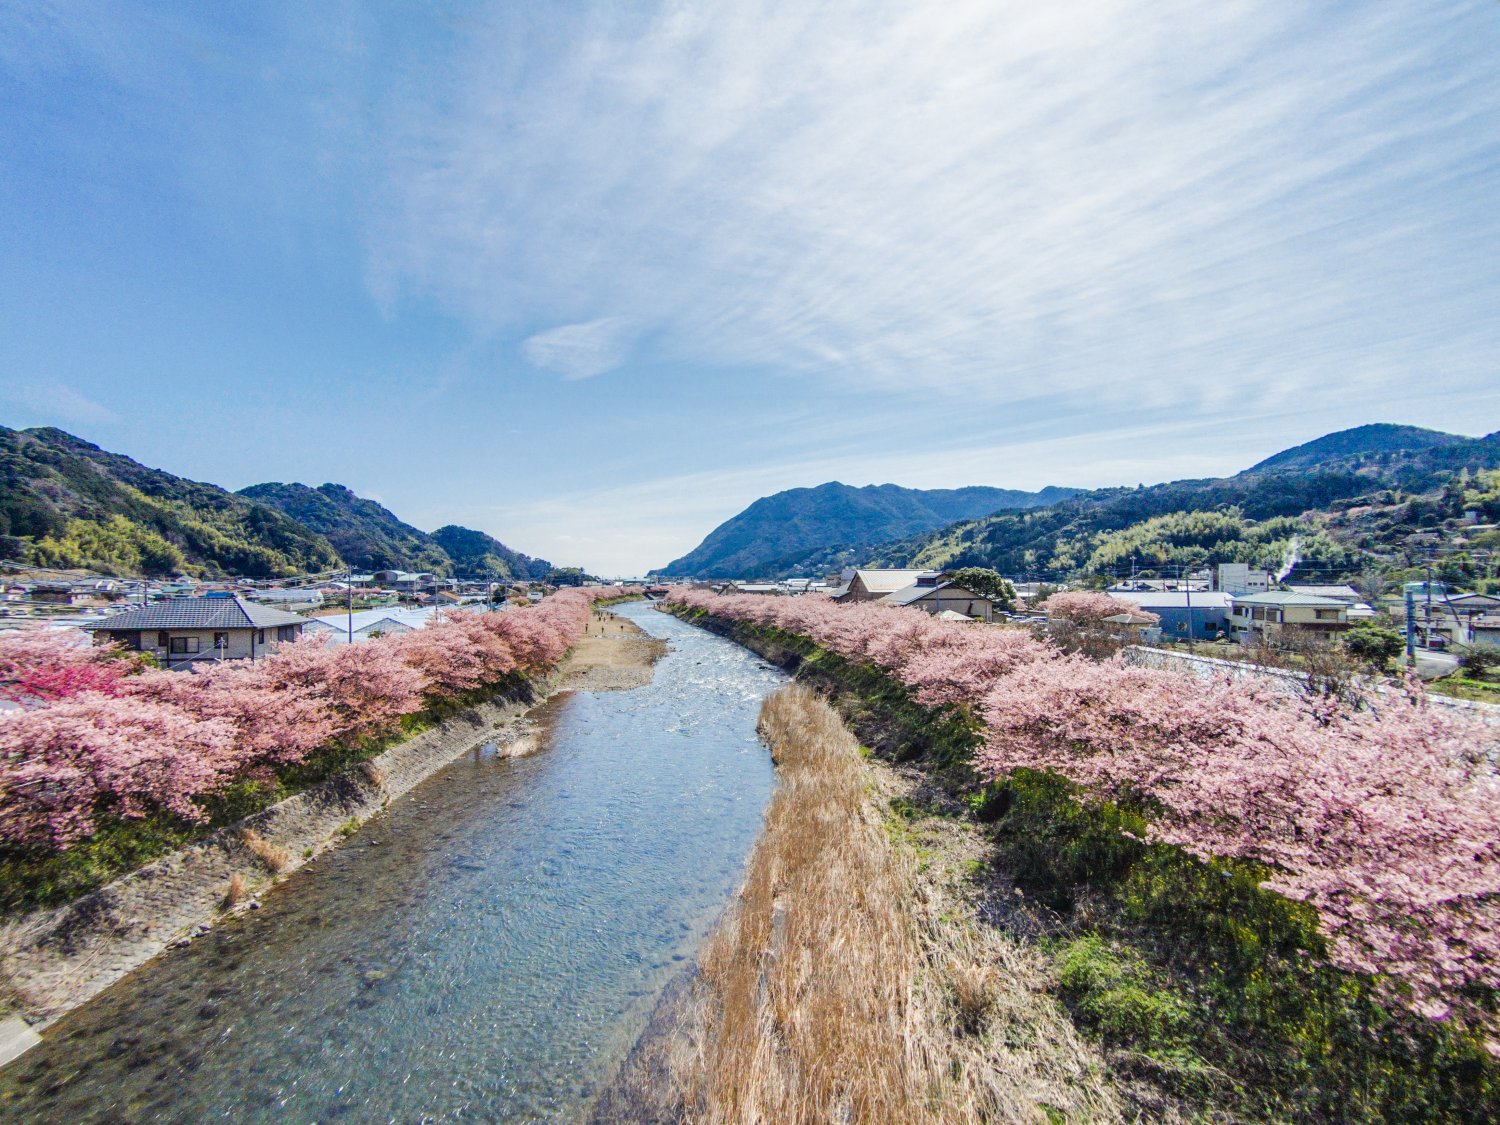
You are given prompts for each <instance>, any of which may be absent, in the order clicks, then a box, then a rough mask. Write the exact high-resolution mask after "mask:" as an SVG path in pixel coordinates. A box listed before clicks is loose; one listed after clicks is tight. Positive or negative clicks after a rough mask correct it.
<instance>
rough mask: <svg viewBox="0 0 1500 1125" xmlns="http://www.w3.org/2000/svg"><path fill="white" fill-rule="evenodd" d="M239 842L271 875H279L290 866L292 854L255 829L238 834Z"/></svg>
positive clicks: (247, 829)
mask: <svg viewBox="0 0 1500 1125" xmlns="http://www.w3.org/2000/svg"><path fill="white" fill-rule="evenodd" d="M240 840H241V841H242V842H243V843H244V845H245V847H247V848H249V849H250V851H251V852H253V853H254V855H255V858H256V859H258V860H260V861H261V863H263V864H265V866H266V870H267V871H269V872H271V874H272V875H280V874H281V873H282V872H283V871H286V870H287V869H288V868H290V867H291V866H292V853H291V852H289V851H287V850H286V849H285V848H283V847H282V846H281V845H280V844H273V843H271V841H270V840H267V839H266V838H265V837H264V836H262V835H261V834H260V833H259V832H257V831H255V829H253V828H246V829H245V830H244V831H243V832H241V833H240Z"/></svg>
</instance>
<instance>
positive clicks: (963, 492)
mask: <svg viewBox="0 0 1500 1125" xmlns="http://www.w3.org/2000/svg"><path fill="white" fill-rule="evenodd" d="M1077 491H1078V490H1077V489H1070V488H1055V487H1049V488H1044V489H1042V490H1041V491H1040V492H1023V491H1020V490H1017V489H1008V488H989V487H985V486H980V485H975V486H971V487H968V488H935V489H916V488H902V487H900V486H899V485H894V484H879V485H875V484H871V485H865V486H864V487H862V488H856V487H854V486H852V485H847V484H843V483H841V482H839V481H830V482H828V483H827V484H821V485H818V486H817V487H815V488H793V489H788V490H786V491H784V492H778V493H776V494H774V495H772V496H765V497H762V498H761V499H759V500H757V501H755V503H753V504H751V505H750V506H749V507H748V508H746V509H745V510H744V511H743V512H740V513H739V514H738V515H736V516H733V517H731V518H730V519H728V520H726V521H725V522H724V523H722V524H720V525H719V526H718V527H716V528H714V530H713V531H711V532H709V534H708V536H707V537H706V538H705V539H704V540H703V542H702V543H700V544H699V545H698V546H697V547H696V548H695V549H694V550H692V551H690V552H688V554H686V555H684V556H682V557H681V558H679V559H674V560H673V561H672V562H670V563H668V564H667V565H666V566H664V567H661V568H659V569H657V570H655V571H653V572H652V573H654V574H668V575H692V576H696V577H700V578H736V577H739V578H744V577H778V576H783V575H787V574H793V573H796V572H798V571H801V570H804V569H806V568H808V567H821V566H824V565H828V564H829V562H830V561H836V560H837V559H838V558H839V557H841V556H842V555H843V554H847V553H849V552H850V551H856V550H857V549H859V548H861V547H868V546H871V545H875V544H880V543H885V542H890V541H891V540H897V539H902V538H904V537H906V536H911V535H915V534H918V533H921V532H925V531H931V530H933V529H935V528H939V527H942V526H944V525H947V524H950V523H952V522H954V521H955V520H961V519H966V518H972V517H974V516H979V515H985V514H987V513H989V512H994V511H999V510H1001V509H1004V508H1017V509H1026V508H1035V507H1043V506H1046V505H1048V504H1053V503H1056V502H1058V501H1060V500H1064V499H1066V498H1068V497H1069V496H1072V495H1073V494H1074V493H1075V492H1077Z"/></svg>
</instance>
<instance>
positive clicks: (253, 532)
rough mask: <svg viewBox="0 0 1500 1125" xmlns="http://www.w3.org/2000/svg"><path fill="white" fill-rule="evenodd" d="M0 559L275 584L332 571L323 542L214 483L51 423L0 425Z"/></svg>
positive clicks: (333, 560)
mask: <svg viewBox="0 0 1500 1125" xmlns="http://www.w3.org/2000/svg"><path fill="white" fill-rule="evenodd" d="M0 556H3V557H4V558H7V559H16V560H20V561H24V562H28V563H33V564H36V565H40V566H54V567H63V568H73V567H77V568H86V569H90V570H97V571H102V572H105V573H113V574H153V575H164V574H173V573H176V572H178V571H180V570H183V569H188V568H191V569H197V570H200V571H202V572H203V573H204V574H207V575H211V576H220V575H229V574H235V575H247V576H251V577H258V578H259V577H275V576H278V575H286V574H300V573H307V572H309V571H319V570H326V569H328V568H330V567H335V566H337V565H338V564H339V558H338V554H337V553H336V552H335V551H334V549H333V547H332V545H330V544H329V542H328V540H326V539H324V538H323V537H322V536H321V535H319V534H318V533H317V532H315V531H312V530H309V529H308V528H306V527H304V526H303V525H301V524H299V523H298V522H296V521H295V520H293V519H289V518H288V517H287V516H286V515H284V514H283V513H281V512H279V511H277V510H276V509H274V508H271V507H268V506H266V505H264V504H258V503H255V502H254V501H253V500H251V499H249V498H247V497H243V496H237V495H236V494H235V493H233V492H230V491H228V490H227V489H223V488H220V487H219V486H218V485H213V484H203V483H201V482H198V481H191V480H185V479H184V478H182V477H178V476H173V475H172V474H171V473H167V472H162V471H161V470H159V469H151V468H147V467H146V466H145V465H142V464H140V463H139V462H137V461H133V460H131V459H130V458H129V457H125V456H122V455H120V454H118V453H109V452H107V451H105V450H103V449H100V448H99V447H98V446H97V445H94V444H93V443H92V442H87V441H84V440H83V439H82V438H79V437H75V436H73V435H72V434H70V433H67V432H65V431H63V430H59V429H55V428H53V427H51V426H45V427H39V428H36V429H30V430H12V429H7V428H5V427H0Z"/></svg>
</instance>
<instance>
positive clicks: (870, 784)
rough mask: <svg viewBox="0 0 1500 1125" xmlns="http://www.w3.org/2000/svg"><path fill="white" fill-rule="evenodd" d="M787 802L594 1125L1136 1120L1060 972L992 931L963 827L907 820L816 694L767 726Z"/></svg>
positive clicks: (769, 714) (787, 702)
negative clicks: (1057, 979)
mask: <svg viewBox="0 0 1500 1125" xmlns="http://www.w3.org/2000/svg"><path fill="white" fill-rule="evenodd" d="M760 725H761V729H762V732H763V734H764V736H765V737H766V739H767V743H768V745H769V746H770V748H771V751H772V754H773V757H774V759H775V761H776V763H777V767H778V778H779V780H778V786H777V791H776V794H775V796H774V797H773V798H772V802H771V805H770V807H769V808H768V809H767V812H766V827H765V831H764V833H763V834H762V836H761V839H760V840H759V841H758V842H757V844H756V847H755V850H754V852H753V853H752V855H751V859H750V862H749V865H748V869H747V873H746V878H745V883H744V885H743V887H742V888H741V891H740V893H739V894H738V895H737V896H736V898H735V901H734V902H733V903H732V904H731V906H730V907H729V909H728V910H727V911H726V912H725V915H724V917H723V918H722V919H721V921H720V922H719V924H718V926H717V927H716V929H715V931H714V933H713V935H712V936H711V937H710V938H709V940H708V942H707V943H706V944H705V946H704V948H703V950H702V952H701V954H700V956H699V959H698V966H697V972H696V973H695V974H693V975H691V976H687V977H685V978H683V979H682V980H681V981H680V982H679V983H678V984H677V985H676V986H674V988H673V989H671V990H669V992H668V993H667V995H666V996H665V997H664V999H663V1003H662V1005H661V1006H660V1007H659V1009H658V1014H657V1018H656V1019H654V1020H653V1023H652V1026H651V1028H650V1030H649V1031H648V1034H647V1036H646V1037H645V1038H644V1039H643V1041H642V1043H641V1044H640V1045H639V1046H638V1048H637V1050H636V1051H635V1052H634V1053H633V1055H632V1058H631V1060H630V1064H629V1065H628V1066H627V1068H626V1070H625V1071H624V1072H623V1073H622V1076H621V1078H620V1080H619V1081H617V1083H616V1086H615V1091H614V1095H615V1096H614V1098H613V1100H612V1102H611V1103H610V1105H609V1108H610V1109H611V1111H612V1112H611V1114H610V1115H607V1116H606V1115H603V1114H601V1115H600V1116H598V1117H596V1118H595V1120H596V1121H605V1120H615V1121H627V1120H628V1121H637V1122H639V1121H650V1122H671V1121H682V1122H728V1121H734V1122H779V1121H806V1122H815V1121H835V1120H843V1121H851V1122H870V1123H874V1122H886V1121H902V1122H912V1123H913V1125H919V1123H924V1122H927V1123H932V1125H937V1123H940V1122H941V1123H944V1125H947V1123H953V1125H962V1123H977V1122H979V1121H993V1122H1014V1123H1016V1125H1021V1123H1031V1122H1035V1121H1039V1120H1050V1121H1058V1122H1064V1121H1066V1122H1109V1121H1119V1120H1123V1119H1124V1117H1123V1114H1122V1112H1121V1101H1120V1099H1119V1098H1118V1097H1117V1096H1116V1094H1115V1092H1114V1090H1113V1089H1112V1088H1111V1083H1110V1082H1109V1080H1108V1076H1107V1072H1106V1068H1105V1067H1104V1066H1103V1063H1102V1060H1101V1059H1100V1058H1099V1056H1098V1055H1097V1053H1096V1052H1095V1051H1093V1050H1092V1049H1091V1048H1090V1047H1089V1046H1088V1045H1087V1044H1085V1043H1084V1042H1083V1040H1082V1039H1081V1037H1080V1036H1079V1035H1078V1034H1077V1033H1076V1032H1075V1030H1074V1028H1073V1026H1072V1024H1071V1022H1070V1021H1069V1019H1068V1017H1067V1015H1066V1013H1065V1012H1064V1010H1063V1009H1062V1007H1061V1005H1060V1004H1059V1003H1058V1002H1057V1001H1056V999H1055V997H1054V996H1053V995H1052V994H1051V991H1050V986H1051V984H1052V981H1051V976H1050V972H1049V969H1048V966H1047V964H1046V962H1045V959H1044V958H1042V957H1041V956H1039V955H1038V954H1037V953H1036V952H1035V951H1033V950H1031V949H1029V948H1028V947H1026V946H1025V945H1024V944H1022V943H1020V942H1016V941H1014V940H1011V939H1009V938H1007V937H1005V936H1004V935H1002V934H1001V933H999V932H998V931H997V930H995V929H994V928H992V927H985V926H982V925H981V924H979V921H978V918H977V915H976V904H975V901H974V895H973V894H972V891H971V887H970V879H969V878H968V876H969V874H970V873H971V872H972V869H973V866H974V865H975V864H977V863H979V862H980V861H979V860H978V859H977V858H976V857H977V856H978V855H980V854H982V851H983V848H982V844H981V843H980V842H979V841H978V840H977V839H975V838H974V834H973V832H972V830H966V829H965V826H964V825H963V824H962V822H960V821H957V820H954V819H951V818H925V817H920V816H912V815H908V814H909V811H910V810H911V807H912V806H911V802H910V800H909V797H910V795H911V794H912V792H913V789H912V784H913V778H912V777H911V776H909V775H908V776H903V775H902V774H900V773H898V772H897V771H895V770H893V769H892V768H891V767H890V766H888V765H886V764H884V763H880V762H878V761H871V760H866V759H865V757H864V756H863V755H862V754H861V751H860V748H859V745H858V743H857V741H856V740H855V738H854V736H853V735H852V734H851V733H850V731H849V730H848V728H847V727H846V726H844V724H843V722H842V720H841V719H840V718H839V716H838V714H837V713H836V712H835V711H834V710H833V708H832V707H830V706H829V705H828V704H827V703H826V702H825V701H823V700H822V699H821V698H819V697H818V696H817V695H815V694H814V692H813V691H812V690H811V689H810V688H808V687H806V686H804V685H797V686H794V687H790V688H786V689H783V690H782V691H781V692H779V693H777V695H775V696H773V697H771V699H769V700H768V701H767V702H766V704H765V705H764V707H763V709H762V715H761V724H760Z"/></svg>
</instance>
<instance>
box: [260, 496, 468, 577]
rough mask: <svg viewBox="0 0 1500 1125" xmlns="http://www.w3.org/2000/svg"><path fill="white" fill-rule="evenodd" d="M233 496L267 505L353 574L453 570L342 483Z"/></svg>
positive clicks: (419, 536) (427, 540)
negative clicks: (317, 538) (320, 542)
mask: <svg viewBox="0 0 1500 1125" xmlns="http://www.w3.org/2000/svg"><path fill="white" fill-rule="evenodd" d="M239 495H241V496H245V497H248V498H249V499H251V500H256V501H259V502H260V503H262V504H268V505H270V506H271V507H273V508H275V509H276V510H277V511H279V512H284V513H286V514H287V515H289V516H291V517H292V519H294V520H296V521H297V522H298V523H300V524H302V525H303V526H304V527H309V528H312V530H314V531H316V532H317V533H318V534H320V535H323V536H325V537H326V538H327V539H328V541H329V542H330V543H332V544H333V546H334V549H335V550H337V551H338V553H339V556H340V557H341V558H342V559H343V560H344V561H345V562H346V563H348V564H349V565H350V566H352V567H355V568H356V569H359V570H428V571H431V572H432V573H434V574H441V575H448V574H449V573H450V572H451V571H452V569H453V560H452V559H451V558H449V557H448V554H447V552H446V551H444V550H443V549H442V548H441V547H439V546H438V545H437V544H435V543H434V542H432V538H431V536H429V535H428V534H427V533H426V532H425V531H419V530H418V529H417V528H415V527H412V526H411V525H410V524H408V523H403V522H402V521H401V520H399V519H397V518H396V516H395V515H394V514H393V513H392V512H390V511H389V510H388V509H387V508H385V507H383V506H382V505H380V504H378V503H376V502H375V501H374V500H366V499H364V498H363V497H361V496H356V495H355V494H354V492H353V491H351V490H350V489H348V488H346V487H345V486H344V485H342V484H324V485H319V486H318V487H317V488H309V487H308V486H307V485H305V484H283V483H281V482H280V481H271V482H268V483H266V484H252V485H250V487H248V488H242V489H240V491H239Z"/></svg>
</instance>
